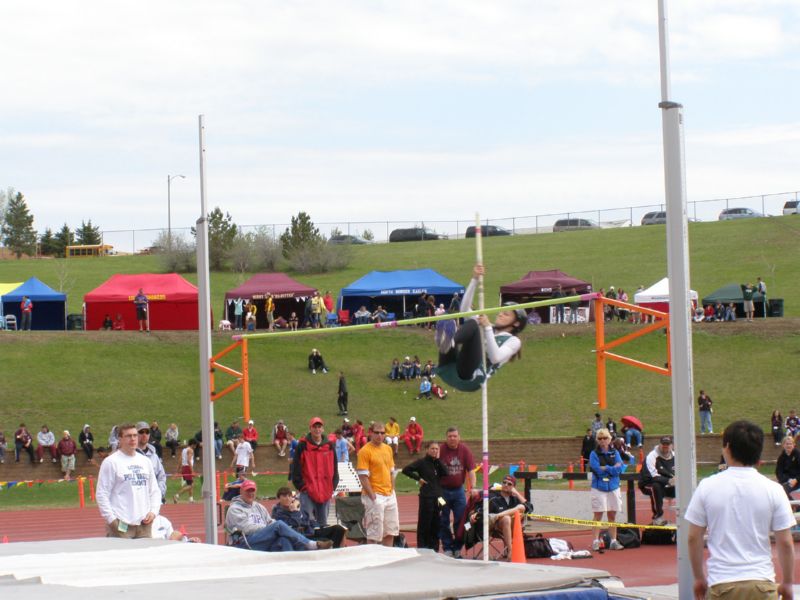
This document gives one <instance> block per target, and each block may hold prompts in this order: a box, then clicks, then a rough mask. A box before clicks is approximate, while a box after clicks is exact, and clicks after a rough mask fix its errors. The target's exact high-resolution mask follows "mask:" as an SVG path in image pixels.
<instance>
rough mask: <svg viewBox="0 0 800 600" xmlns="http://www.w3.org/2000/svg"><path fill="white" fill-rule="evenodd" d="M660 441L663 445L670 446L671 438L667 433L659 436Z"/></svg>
mask: <svg viewBox="0 0 800 600" xmlns="http://www.w3.org/2000/svg"><path fill="white" fill-rule="evenodd" d="M661 443H662V444H664V445H665V446H671V445H672V438H671V437H669V436H668V435H665V436H664V437H662V438H661Z"/></svg>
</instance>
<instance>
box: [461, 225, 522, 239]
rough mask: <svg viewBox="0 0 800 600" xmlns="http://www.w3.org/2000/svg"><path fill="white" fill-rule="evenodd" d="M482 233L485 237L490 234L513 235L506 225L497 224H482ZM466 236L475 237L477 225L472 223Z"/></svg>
mask: <svg viewBox="0 0 800 600" xmlns="http://www.w3.org/2000/svg"><path fill="white" fill-rule="evenodd" d="M481 235H482V236H483V237H486V236H489V235H511V232H510V231H509V230H508V229H505V228H504V227H498V226H497V225H481ZM464 237H468V238H474V237H475V226H474V225H471V226H470V227H467V233H466V234H465V235H464Z"/></svg>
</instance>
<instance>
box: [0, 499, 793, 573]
mask: <svg viewBox="0 0 800 600" xmlns="http://www.w3.org/2000/svg"><path fill="white" fill-rule="evenodd" d="M645 502H646V499H645ZM273 503H274V501H271V502H267V503H266V504H267V506H268V507H270V508H271V506H272V504H273ZM398 503H399V507H400V522H401V523H402V524H403V525H409V526H413V525H415V524H416V520H417V498H416V496H409V495H405V496H399V497H398ZM637 511H641V512H640V514H641V515H645V514H649V504H646V503H645V504H643V505H641V506H639V505H638V503H637ZM161 512H162V514H163V515H164V516H166V517H167V518H168V519H169V520H170V521H171V522H172V524H173V526H174V527H175V528H176V529H180V528H181V527H183V528H185V530H186V532H187V534H188V535H189V536H197V537H200V538H201V539H202V538H203V537H204V530H205V525H204V523H203V509H202V505H201V504H198V503H195V504H186V503H181V504H177V505H176V504H165V505H164V506H163V507H162V511H161ZM534 529H535V528H534ZM104 535H105V526H104V524H103V521H102V519H101V518H100V515H99V513H98V511H97V508H96V506H94V505H88V506H87V507H86V508H84V509H80V508H61V509H34V510H22V511H0V540H5V539H7V540H8V541H9V542H27V541H43V540H63V539H79V538H86V537H102V536H104ZM547 535H548V536H549V537H560V538H563V539H566V540H569V541H571V542H572V544H573V545H574V547H575V549H576V550H580V549H588V548H589V547H590V544H591V541H592V536H591V532H590V531H589V530H566V531H560V532H548V533H547ZM406 538H407V539H408V541H409V543H410V544H411V545H412V546H413V545H414V544H415V542H416V539H415V535H414V533H413V531H411V532H406ZM528 562H530V563H543V564H546V563H552V562H553V561H551V560H550V559H536V560H529V561H528ZM564 564H565V566H577V567H585V568H592V569H601V570H605V571H608V572H609V573H611V574H612V575H616V576H617V577H620V578H621V579H622V580H623V581H624V583H625V585H626V586H628V587H638V586H649V585H668V584H672V583H676V582H677V576H678V575H677V550H676V547H675V546H642V547H641V548H637V549H629V550H623V551H619V552H612V551H606V552H604V553H603V554H599V553H595V554H594V555H593V558H591V559H587V560H582V561H577V562H572V561H566V562H565V563H564ZM795 580H796V581H797V580H800V568H798V561H795Z"/></svg>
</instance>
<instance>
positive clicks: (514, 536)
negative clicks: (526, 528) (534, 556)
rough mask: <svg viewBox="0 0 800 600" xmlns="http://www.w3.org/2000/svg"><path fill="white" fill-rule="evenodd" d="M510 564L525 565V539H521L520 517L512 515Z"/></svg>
mask: <svg viewBox="0 0 800 600" xmlns="http://www.w3.org/2000/svg"><path fill="white" fill-rule="evenodd" d="M511 562H512V563H523V564H524V563H526V562H527V560H526V559H525V539H524V538H523V537H522V515H520V514H519V513H518V512H517V513H514V523H513V525H512V526H511Z"/></svg>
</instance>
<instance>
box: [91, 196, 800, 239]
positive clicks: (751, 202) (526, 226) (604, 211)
mask: <svg viewBox="0 0 800 600" xmlns="http://www.w3.org/2000/svg"><path fill="white" fill-rule="evenodd" d="M799 194H800V192H797V191H795V192H781V193H776V194H762V195H760V196H742V197H737V198H716V199H712V200H695V201H691V202H689V203H688V206H687V211H688V217H689V219H691V220H695V221H716V220H717V219H718V218H719V213H720V212H722V210H724V209H726V208H750V209H752V210H754V211H756V212H758V213H760V214H762V215H770V216H772V215H781V214H783V207H784V204H786V202H789V201H795V202H796V201H797V200H798V195H799ZM663 210H665V206H664V205H663V204H649V205H642V206H629V207H624V208H601V209H597V210H585V211H568V212H554V213H548V214H542V215H523V216H515V217H505V218H498V219H485V220H483V221H482V223H483V224H486V225H496V226H498V227H503V228H504V229H507V230H509V231H510V232H511V233H513V234H515V235H523V234H535V233H551V232H552V231H553V225H554V224H555V223H556V221H558V220H559V219H571V218H580V219H589V220H591V221H592V222H594V223H595V224H597V225H598V226H599V227H602V228H609V227H635V226H638V225H640V224H641V221H642V217H643V216H644V215H646V214H647V213H649V212H654V211H663ZM474 224H475V223H474V220H473V219H457V220H450V221H438V220H432V221H428V220H426V221H421V220H416V221H396V220H392V221H331V222H322V223H315V226H316V227H317V228H318V229H319V231H320V233H321V234H322V235H324V236H326V237H330V236H331V235H332V234H333V233H334V232H340V233H343V234H346V235H354V236H360V237H364V235H365V234H367V235H369V234H371V235H372V239H373V241H374V242H379V243H383V242H388V241H389V235H390V234H391V232H392V231H393V230H395V229H399V228H406V227H418V226H424V227H426V228H428V229H430V230H432V231H434V232H436V233H438V234H440V235H445V236H447V237H448V238H450V239H459V238H463V237H464V236H465V234H466V230H467V228H468V227H470V226H472V225H474ZM287 227H289V223H273V224H268V225H241V226H240V228H241V229H242V230H243V231H245V232H250V231H256V230H257V229H260V228H264V229H266V230H267V231H270V232H271V233H272V235H273V237H278V236H279V235H280V234H281V233H283V232H284V231H285V230H286V228H287ZM164 231H165V230H164V229H135V230H134V229H124V230H111V231H103V232H102V236H103V241H102V243H103V244H111V245H112V246H114V250H115V251H116V252H118V253H130V254H136V253H147V252H149V251H150V249H151V248H152V247H153V244H154V242H155V240H156V238H158V236H159V235H160V234H161V233H162V232H164ZM172 235H174V236H180V235H183V236H184V237H186V238H190V237H191V229H190V228H189V227H173V228H172Z"/></svg>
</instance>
